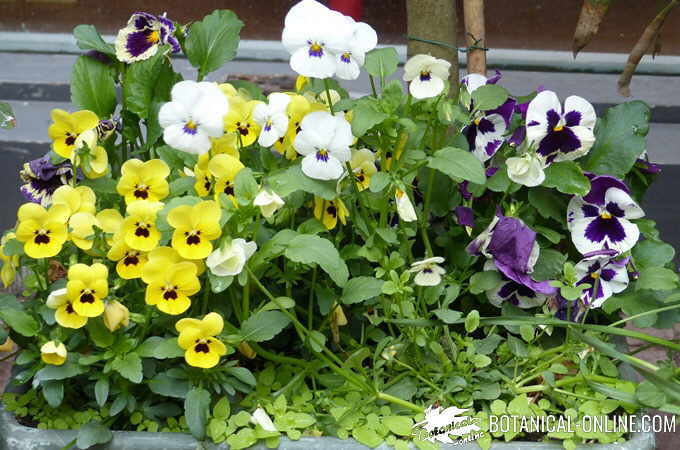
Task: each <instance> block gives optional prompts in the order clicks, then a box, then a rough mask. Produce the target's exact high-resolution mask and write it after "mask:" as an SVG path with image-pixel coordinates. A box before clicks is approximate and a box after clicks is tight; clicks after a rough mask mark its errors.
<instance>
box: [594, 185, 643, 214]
mask: <svg viewBox="0 0 680 450" xmlns="http://www.w3.org/2000/svg"><path fill="white" fill-rule="evenodd" d="M604 198H605V206H606V207H607V209H608V210H609V209H610V208H618V209H619V210H620V211H621V214H622V217H625V218H626V219H639V218H641V217H644V215H645V212H644V211H643V210H642V208H640V207H639V206H638V204H637V203H635V200H633V199H632V198H631V197H630V195H628V194H627V193H626V192H624V191H622V190H621V189H618V188H609V189H607V192H606V193H605V196H604ZM611 204H613V205H611ZM610 205H611V206H610Z"/></svg>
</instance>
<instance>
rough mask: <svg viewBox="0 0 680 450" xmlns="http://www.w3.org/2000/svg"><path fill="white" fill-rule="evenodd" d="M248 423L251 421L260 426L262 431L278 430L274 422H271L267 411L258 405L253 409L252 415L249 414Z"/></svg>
mask: <svg viewBox="0 0 680 450" xmlns="http://www.w3.org/2000/svg"><path fill="white" fill-rule="evenodd" d="M250 423H252V424H253V425H259V426H261V427H262V429H263V430H264V431H269V432H277V431H279V430H277V429H276V426H274V423H273V422H272V419H271V418H270V417H269V414H267V412H266V411H265V410H264V409H262V408H260V407H258V408H257V409H256V410H255V411H253V415H252V416H250Z"/></svg>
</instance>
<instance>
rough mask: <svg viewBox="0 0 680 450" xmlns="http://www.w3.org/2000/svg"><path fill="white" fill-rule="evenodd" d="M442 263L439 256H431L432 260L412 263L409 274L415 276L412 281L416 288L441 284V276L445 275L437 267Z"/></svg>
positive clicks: (442, 270)
mask: <svg viewBox="0 0 680 450" xmlns="http://www.w3.org/2000/svg"><path fill="white" fill-rule="evenodd" d="M443 262H444V258H442V257H441V256H433V257H432V258H427V259H424V260H422V261H416V262H414V263H413V264H411V268H410V269H409V272H411V273H415V274H416V276H415V278H414V279H413V281H414V282H415V283H416V284H417V285H418V286H437V285H438V284H439V283H441V282H442V275H444V274H445V273H446V271H445V270H444V269H443V268H442V267H441V266H439V264H441V263H443Z"/></svg>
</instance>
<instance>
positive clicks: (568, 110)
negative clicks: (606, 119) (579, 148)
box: [564, 95, 597, 130]
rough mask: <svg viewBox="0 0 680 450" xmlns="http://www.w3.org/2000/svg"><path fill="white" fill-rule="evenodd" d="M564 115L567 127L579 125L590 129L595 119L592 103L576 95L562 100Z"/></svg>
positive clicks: (593, 125)
mask: <svg viewBox="0 0 680 450" xmlns="http://www.w3.org/2000/svg"><path fill="white" fill-rule="evenodd" d="M564 116H565V117H564V118H565V121H566V124H567V126H569V127H573V126H576V125H581V126H584V127H586V128H590V129H591V130H592V129H593V128H594V127H595V122H596V121H597V116H596V115H595V108H593V105H591V104H590V102H588V100H586V99H585V98H583V97H579V96H577V95H572V96H569V97H567V99H566V100H565V101H564Z"/></svg>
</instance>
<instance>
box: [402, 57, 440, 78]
mask: <svg viewBox="0 0 680 450" xmlns="http://www.w3.org/2000/svg"><path fill="white" fill-rule="evenodd" d="M436 59H437V58H435V57H434V56H430V55H422V54H421V55H414V56H412V57H411V58H409V59H408V61H406V64H405V65H404V81H411V80H414V79H416V78H418V77H420V72H421V71H422V70H423V69H424V68H426V67H429V66H430V65H431V64H433V63H434V62H435V61H436Z"/></svg>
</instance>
